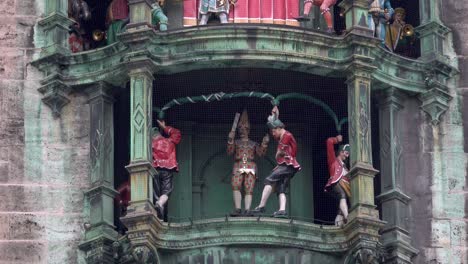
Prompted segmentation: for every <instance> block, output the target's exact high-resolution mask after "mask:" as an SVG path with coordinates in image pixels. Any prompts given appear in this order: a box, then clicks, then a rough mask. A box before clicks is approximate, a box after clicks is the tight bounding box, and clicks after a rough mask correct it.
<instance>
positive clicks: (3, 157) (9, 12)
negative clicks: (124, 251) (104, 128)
mask: <svg viewBox="0 0 468 264" xmlns="http://www.w3.org/2000/svg"><path fill="white" fill-rule="evenodd" d="M43 9H44V3H43V1H29V0H28V1H23V0H7V1H0V10H1V11H0V13H1V18H0V21H1V22H0V47H1V51H2V52H1V54H0V200H1V201H2V202H1V203H0V263H80V262H82V261H81V260H82V259H83V258H82V253H81V252H80V251H79V250H78V244H79V242H80V241H81V240H82V238H83V233H84V223H85V222H86V221H87V220H86V215H88V214H87V213H86V208H87V206H86V205H85V204H84V194H83V191H84V190H85V189H88V188H89V187H88V185H89V183H88V182H89V180H88V177H89V172H88V164H89V147H88V146H89V132H88V131H89V107H88V104H87V100H88V99H87V98H86V97H85V96H83V95H78V94H77V95H71V98H73V99H72V100H71V102H70V107H69V108H67V109H64V111H63V112H62V118H60V119H57V118H54V117H53V116H52V112H51V109H50V108H48V107H46V106H45V105H44V103H43V102H42V101H41V99H42V98H41V94H40V93H39V92H38V91H37V89H38V88H39V87H40V80H41V79H42V78H43V75H42V74H41V73H40V72H39V71H38V70H37V69H36V68H34V67H33V66H31V64H30V62H31V61H32V60H33V58H35V57H37V56H38V55H39V52H40V49H38V48H36V47H38V46H40V45H41V40H40V38H37V34H36V33H37V32H36V29H35V26H36V23H37V21H38V19H39V18H40V16H41V15H42V14H43Z"/></svg>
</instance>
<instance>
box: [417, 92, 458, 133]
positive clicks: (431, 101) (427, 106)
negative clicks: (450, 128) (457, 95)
mask: <svg viewBox="0 0 468 264" xmlns="http://www.w3.org/2000/svg"><path fill="white" fill-rule="evenodd" d="M419 100H420V101H421V102H422V105H421V109H422V110H423V111H424V112H426V113H427V114H428V115H429V117H430V119H431V123H432V124H433V125H438V124H439V123H440V117H441V115H442V114H443V113H444V112H445V111H447V109H448V107H449V101H450V100H452V96H451V95H450V94H448V93H447V92H445V91H444V90H442V89H440V88H438V87H434V88H432V89H430V90H428V91H427V92H425V93H423V94H421V95H419Z"/></svg>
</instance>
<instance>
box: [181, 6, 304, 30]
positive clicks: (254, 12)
mask: <svg viewBox="0 0 468 264" xmlns="http://www.w3.org/2000/svg"><path fill="white" fill-rule="evenodd" d="M199 1H200V0H184V26H195V25H197V24H198V22H197V21H198V5H199ZM298 15H299V0H238V1H237V3H236V5H235V6H232V5H231V8H230V12H229V22H230V23H265V24H280V25H291V26H299V22H298V21H296V20H295V19H294V17H297V16H298Z"/></svg>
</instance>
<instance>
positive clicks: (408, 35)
mask: <svg viewBox="0 0 468 264" xmlns="http://www.w3.org/2000/svg"><path fill="white" fill-rule="evenodd" d="M405 16H406V11H405V9H403V8H401V7H397V8H395V12H394V20H393V23H392V24H390V25H389V26H388V29H387V32H386V35H385V46H386V47H387V48H388V49H389V50H390V51H392V52H395V53H399V54H402V55H406V56H409V55H411V54H410V53H411V52H410V49H411V47H410V46H411V45H412V43H413V42H414V28H413V26H412V25H410V24H406V22H405Z"/></svg>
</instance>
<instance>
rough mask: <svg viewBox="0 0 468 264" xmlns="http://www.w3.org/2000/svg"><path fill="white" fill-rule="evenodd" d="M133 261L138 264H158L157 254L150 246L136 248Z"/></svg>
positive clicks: (133, 252)
mask: <svg viewBox="0 0 468 264" xmlns="http://www.w3.org/2000/svg"><path fill="white" fill-rule="evenodd" d="M132 256H133V259H134V260H135V262H136V263H138V264H158V263H159V261H157V257H156V253H155V252H154V251H153V250H152V249H151V248H149V247H148V246H144V245H141V246H136V247H135V248H134V249H133V251H132Z"/></svg>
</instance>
